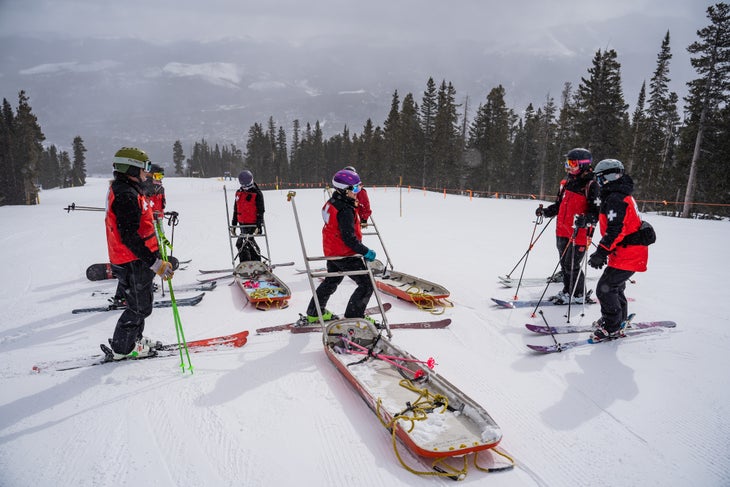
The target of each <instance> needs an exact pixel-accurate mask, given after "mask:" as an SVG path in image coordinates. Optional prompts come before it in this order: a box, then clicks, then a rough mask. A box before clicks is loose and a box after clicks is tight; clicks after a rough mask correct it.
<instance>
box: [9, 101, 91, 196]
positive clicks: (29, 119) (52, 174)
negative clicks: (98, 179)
mask: <svg viewBox="0 0 730 487" xmlns="http://www.w3.org/2000/svg"><path fill="white" fill-rule="evenodd" d="M45 139H46V137H45V136H44V135H43V131H42V130H41V126H40V124H39V123H38V118H37V117H36V116H35V115H34V114H33V109H32V108H31V106H30V103H29V98H28V96H27V95H26V93H25V91H20V93H19V94H18V107H17V108H16V110H15V111H13V107H12V106H11V105H10V103H9V102H8V100H7V99H6V98H3V105H2V116H0V206H1V205H33V204H36V203H37V202H38V191H39V189H41V188H43V189H49V188H57V187H62V188H66V187H69V186H83V185H84V184H86V157H85V156H84V153H85V152H86V147H84V141H83V139H82V138H81V137H79V136H77V137H75V138H74V140H73V143H72V147H73V150H72V152H73V158H71V157H70V156H69V154H68V152H66V151H60V152H59V150H58V148H57V147H56V146H55V145H51V146H49V147H43V141H44V140H45Z"/></svg>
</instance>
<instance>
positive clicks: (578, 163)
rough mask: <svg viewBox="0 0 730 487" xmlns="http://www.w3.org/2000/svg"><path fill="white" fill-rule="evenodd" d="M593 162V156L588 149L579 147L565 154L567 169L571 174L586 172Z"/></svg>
mask: <svg viewBox="0 0 730 487" xmlns="http://www.w3.org/2000/svg"><path fill="white" fill-rule="evenodd" d="M591 162H593V156H592V155H591V152H590V151H589V150H588V149H583V148H581V147H577V148H575V149H571V150H570V151H568V153H567V154H565V169H566V170H567V171H568V172H569V173H571V174H578V173H579V172H582V171H585V170H586V169H588V167H589V166H590V165H591Z"/></svg>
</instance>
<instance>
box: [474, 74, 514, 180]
mask: <svg viewBox="0 0 730 487" xmlns="http://www.w3.org/2000/svg"><path fill="white" fill-rule="evenodd" d="M504 96H505V90H504V88H503V87H502V85H499V86H497V87H496V88H492V89H491V90H490V92H489V94H488V95H487V101H486V103H485V104H483V105H479V108H478V109H477V113H476V116H475V117H474V120H473V121H472V123H471V125H470V128H469V144H468V146H469V147H470V148H472V149H476V150H477V151H478V153H479V158H480V164H479V167H478V168H475V169H473V170H472V171H471V172H472V177H471V181H472V182H473V184H474V187H475V188H476V189H480V190H485V191H490V192H491V191H505V190H507V189H508V188H509V186H508V187H507V188H505V187H503V185H505V183H507V184H508V181H506V177H505V174H506V172H507V167H506V166H507V164H508V161H509V154H510V147H511V140H510V131H511V128H512V122H511V119H512V115H513V114H512V112H511V110H509V109H508V108H507V105H506V103H505V101H504Z"/></svg>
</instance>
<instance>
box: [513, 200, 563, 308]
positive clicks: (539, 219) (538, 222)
mask: <svg viewBox="0 0 730 487" xmlns="http://www.w3.org/2000/svg"><path fill="white" fill-rule="evenodd" d="M540 208H542V205H540ZM551 220H552V219H551ZM542 222H543V216H542V213H541V214H540V215H537V218H535V225H533V227H532V235H530V245H529V246H528V247H527V250H526V251H525V253H524V255H523V256H522V258H521V259H520V262H521V261H522V260H523V259H524V261H525V262H524V264H522V270H521V271H520V279H519V280H518V281H517V288H515V297H514V298H513V299H518V293H519V292H520V286H522V277H523V276H524V275H525V267H527V259H528V258H529V255H530V251H531V250H532V247H534V246H535V242H536V241H537V239H535V231H536V230H537V226H538V225H542ZM548 224H550V221H548ZM545 228H547V225H545ZM545 228H543V229H542V231H541V232H540V233H539V234H538V236H537V238H540V236H541V235H542V232H544V231H545ZM517 265H519V262H518V263H517ZM516 268H517V266H515V267H514V268H513V269H512V270H511V271H510V272H509V274H507V277H508V278H509V277H510V275H511V274H512V272H513V271H514V270H515V269H516Z"/></svg>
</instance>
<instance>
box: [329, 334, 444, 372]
mask: <svg viewBox="0 0 730 487" xmlns="http://www.w3.org/2000/svg"><path fill="white" fill-rule="evenodd" d="M343 340H344V341H345V342H346V343H349V344H350V345H353V346H354V347H357V348H358V349H359V350H350V352H351V353H354V354H357V355H369V356H371V357H375V358H377V359H380V360H382V361H383V362H387V363H389V364H391V365H393V366H394V367H397V368H399V369H401V370H404V371H406V372H409V373H411V374H413V377H414V378H415V379H420V378H421V377H423V370H421V369H419V370H417V371H415V372H414V371H412V370H411V369H409V368H408V367H405V366H403V365H401V364H399V363H397V362H396V360H400V361H402V362H415V363H420V364H425V365H426V366H427V367H428V368H429V369H431V370H433V368H434V366H435V365H436V361H435V360H434V359H433V357H431V358H429V359H428V360H427V361H425V362H424V361H422V360H418V359H408V358H405V357H396V356H393V355H385V354H382V353H371V351H370V350H368V349H367V348H365V347H363V346H362V345H360V344H359V343H355V342H353V341H352V340H350V339H348V338H343Z"/></svg>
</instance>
